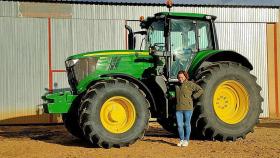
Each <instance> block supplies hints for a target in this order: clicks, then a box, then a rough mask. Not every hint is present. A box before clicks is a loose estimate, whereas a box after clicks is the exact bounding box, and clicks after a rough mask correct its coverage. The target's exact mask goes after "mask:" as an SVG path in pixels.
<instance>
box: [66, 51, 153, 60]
mask: <svg viewBox="0 0 280 158" xmlns="http://www.w3.org/2000/svg"><path fill="white" fill-rule="evenodd" d="M131 54H134V55H144V56H148V55H149V52H148V51H147V50H102V51H94V52H86V53H81V54H75V55H72V56H70V57H68V58H67V60H71V59H81V58H86V57H89V56H119V55H131Z"/></svg>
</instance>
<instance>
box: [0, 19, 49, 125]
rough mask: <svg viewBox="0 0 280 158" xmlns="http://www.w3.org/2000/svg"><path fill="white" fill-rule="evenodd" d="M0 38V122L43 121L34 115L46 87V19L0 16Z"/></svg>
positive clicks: (36, 112)
mask: <svg viewBox="0 0 280 158" xmlns="http://www.w3.org/2000/svg"><path fill="white" fill-rule="evenodd" d="M0 37H1V42H0V48H1V49H0V51H1V62H0V70H1V82H0V94H1V95H0V109H1V112H0V119H1V120H0V124H1V123H10V122H14V121H20V122H36V121H38V120H40V121H44V120H42V119H43V117H42V118H38V115H37V114H38V112H39V111H38V110H39V104H40V103H41V99H40V98H41V95H42V94H43V93H44V88H47V87H48V73H47V72H48V64H47V62H48V61H47V60H46V59H47V50H48V49H47V20H45V19H36V18H9V17H0ZM26 116H30V117H26ZM31 116H32V117H31Z"/></svg>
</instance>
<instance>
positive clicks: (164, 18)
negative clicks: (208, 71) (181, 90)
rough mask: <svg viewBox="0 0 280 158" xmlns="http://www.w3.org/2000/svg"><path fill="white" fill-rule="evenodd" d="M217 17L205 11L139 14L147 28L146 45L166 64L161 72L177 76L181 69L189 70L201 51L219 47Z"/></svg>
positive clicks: (144, 27)
mask: <svg viewBox="0 0 280 158" xmlns="http://www.w3.org/2000/svg"><path fill="white" fill-rule="evenodd" d="M215 19H216V17H215V16H210V15H205V14H195V13H179V12H160V13H157V14H155V15H154V17H148V18H147V19H145V20H144V19H143V18H140V21H141V23H140V26H141V28H142V29H145V30H146V45H145V46H146V49H147V50H149V52H150V54H151V55H153V56H158V57H159V59H160V60H162V61H163V63H164V65H165V68H164V69H163V70H162V72H160V71H159V73H162V74H164V75H165V77H166V78H169V79H176V74H177V73H178V71H180V70H188V68H189V67H190V65H191V63H192V61H193V59H194V57H195V56H196V54H197V53H198V52H199V51H203V50H215V49H218V44H217V40H216V33H215V26H214V23H213V21H214V20H215ZM142 32H143V31H142ZM133 40H134V38H133V37H132V36H131V37H129V41H130V42H129V43H130V45H133V46H134V45H135V44H133V42H131V41H133ZM130 48H132V47H130Z"/></svg>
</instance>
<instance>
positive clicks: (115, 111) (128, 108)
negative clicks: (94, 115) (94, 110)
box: [100, 96, 136, 133]
mask: <svg viewBox="0 0 280 158" xmlns="http://www.w3.org/2000/svg"><path fill="white" fill-rule="evenodd" d="M100 120H101V123H102V125H103V127H104V128H105V129H106V130H107V131H109V132H111V133H124V132H126V131H128V130H129V129H130V128H131V127H132V126H133V124H134V122H135V120H136V112H135V108H134V105H133V103H132V102H131V101H130V100H129V99H127V98H125V97H121V96H115V97H111V98H109V99H108V100H107V101H106V102H105V103H104V104H103V105H102V108H101V111H100Z"/></svg>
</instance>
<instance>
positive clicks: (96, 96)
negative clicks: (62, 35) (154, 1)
mask: <svg viewBox="0 0 280 158" xmlns="http://www.w3.org/2000/svg"><path fill="white" fill-rule="evenodd" d="M215 19H216V17H215V16H211V15H205V14H194V13H179V12H160V13H157V14H155V15H154V16H153V17H148V18H146V19H142V20H141V21H140V26H141V28H142V30H144V31H138V32H133V31H132V29H131V28H130V27H129V26H126V28H127V29H128V32H129V34H128V46H129V49H128V50H108V51H94V52H88V53H82V54H77V55H73V56H70V57H68V58H67V60H66V62H65V64H66V70H67V74H68V81H69V84H70V87H71V91H64V92H50V93H48V94H46V95H45V96H44V100H45V101H46V103H45V104H44V111H45V112H46V113H50V114H62V117H63V121H64V124H65V127H66V128H67V130H68V131H69V132H70V133H71V134H73V135H74V136H76V137H78V138H81V139H84V140H87V141H88V142H89V143H90V144H92V145H98V146H100V147H104V148H111V147H122V146H128V145H130V144H133V143H134V142H135V141H137V140H138V139H140V138H142V137H143V136H144V134H145V131H146V130H147V128H148V122H149V119H150V118H151V117H152V118H157V121H158V122H159V123H160V124H161V125H162V127H163V128H164V129H166V130H167V131H169V132H173V133H175V134H177V127H176V118H175V105H176V95H175V86H176V84H177V83H178V80H177V78H176V76H177V73H178V71H179V70H186V71H188V73H189V76H190V79H191V80H193V81H194V82H196V83H198V84H199V85H200V86H201V87H202V88H203V89H204V94H203V95H202V96H201V97H200V98H198V99H197V100H194V112H193V117H192V135H193V136H194V137H198V138H203V139H209V140H221V141H224V140H232V141H234V140H236V139H238V138H245V136H246V135H247V134H248V133H249V132H252V131H253V128H254V126H255V125H256V124H257V123H258V118H259V115H260V113H261V112H262V110H261V103H262V101H263V99H262V97H261V95H260V91H261V87H260V86H259V85H258V84H257V83H256V80H257V78H256V77H255V76H253V75H252V74H250V71H251V70H252V69H253V66H252V64H251V63H250V62H249V61H248V59H247V58H246V57H244V56H242V55H240V54H239V53H237V52H235V51H230V50H219V46H218V41H217V36H216V30H215V25H214V20H215ZM137 34H141V35H142V36H144V37H145V38H144V40H143V41H142V42H145V49H143V50H135V41H136V40H135V36H136V35H137ZM236 42H237V41H236ZM143 45H144V44H143Z"/></svg>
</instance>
